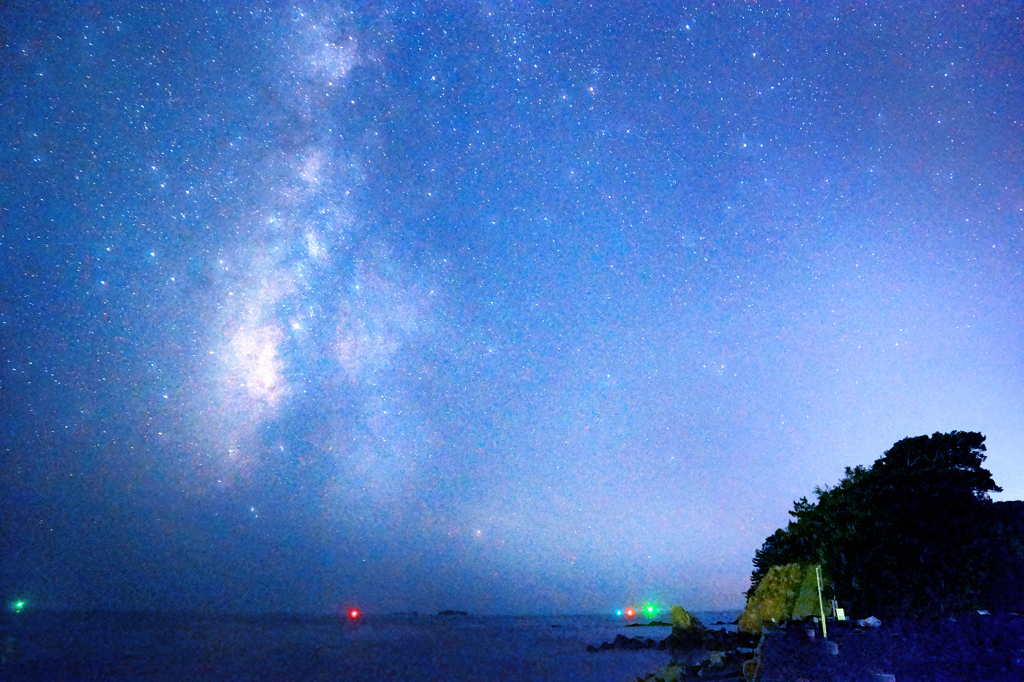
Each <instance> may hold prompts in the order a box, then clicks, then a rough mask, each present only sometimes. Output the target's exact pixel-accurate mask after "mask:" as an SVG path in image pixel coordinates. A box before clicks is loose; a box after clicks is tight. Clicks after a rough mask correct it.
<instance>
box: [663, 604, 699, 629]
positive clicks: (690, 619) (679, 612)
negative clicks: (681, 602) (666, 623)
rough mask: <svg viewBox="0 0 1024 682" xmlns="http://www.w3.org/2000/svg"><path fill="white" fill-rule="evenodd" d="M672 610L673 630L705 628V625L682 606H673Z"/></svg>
mask: <svg viewBox="0 0 1024 682" xmlns="http://www.w3.org/2000/svg"><path fill="white" fill-rule="evenodd" d="M671 611H672V632H676V631H677V630H678V631H685V630H694V629H697V630H703V629H704V626H703V625H702V624H701V622H700V621H699V620H697V619H696V618H695V617H694V615H693V614H692V613H690V612H689V611H687V610H686V609H684V608H683V607H682V606H673V607H672V608H671Z"/></svg>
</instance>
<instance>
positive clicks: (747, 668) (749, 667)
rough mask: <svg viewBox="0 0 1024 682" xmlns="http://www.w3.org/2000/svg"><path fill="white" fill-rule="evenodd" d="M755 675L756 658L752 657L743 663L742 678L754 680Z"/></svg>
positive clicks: (750, 681)
mask: <svg viewBox="0 0 1024 682" xmlns="http://www.w3.org/2000/svg"><path fill="white" fill-rule="evenodd" d="M756 676H757V659H756V658H752V659H750V660H749V661H747V662H746V663H744V664H743V678H744V679H745V680H746V681H747V682H754V677H756Z"/></svg>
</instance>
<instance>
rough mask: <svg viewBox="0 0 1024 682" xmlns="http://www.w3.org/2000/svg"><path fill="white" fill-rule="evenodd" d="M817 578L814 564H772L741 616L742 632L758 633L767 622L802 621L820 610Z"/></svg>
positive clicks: (738, 626)
mask: <svg viewBox="0 0 1024 682" xmlns="http://www.w3.org/2000/svg"><path fill="white" fill-rule="evenodd" d="M819 608H820V607H819V604H818V579H817V572H816V568H815V567H814V566H810V565H803V564H787V565H785V566H772V567H771V568H770V569H769V570H768V573H767V574H766V575H765V577H764V578H762V579H761V582H759V583H758V584H757V588H756V589H755V591H754V595H753V596H752V597H751V598H750V599H748V600H747V605H746V607H745V608H744V609H743V613H742V614H741V615H740V619H739V621H738V622H737V625H736V627H737V628H738V629H739V630H740V631H741V632H751V633H758V632H761V630H762V628H763V626H764V625H768V624H772V623H781V622H784V621H787V620H790V619H793V620H799V619H801V618H804V617H805V616H811V615H814V614H816V613H818V610H819Z"/></svg>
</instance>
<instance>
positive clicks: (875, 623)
mask: <svg viewBox="0 0 1024 682" xmlns="http://www.w3.org/2000/svg"><path fill="white" fill-rule="evenodd" d="M857 625H859V626H861V627H862V628H864V627H867V628H877V627H881V625H882V621H880V620H878V619H877V618H875V617H874V616H868V617H867V618H864V619H863V620H858V621H857Z"/></svg>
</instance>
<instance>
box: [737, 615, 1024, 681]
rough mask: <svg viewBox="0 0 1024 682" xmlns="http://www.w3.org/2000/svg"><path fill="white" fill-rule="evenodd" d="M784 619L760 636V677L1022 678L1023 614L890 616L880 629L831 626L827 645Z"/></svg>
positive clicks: (802, 679) (838, 678) (881, 678)
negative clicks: (834, 649) (831, 647)
mask: <svg viewBox="0 0 1024 682" xmlns="http://www.w3.org/2000/svg"><path fill="white" fill-rule="evenodd" d="M806 630H807V628H806V627H804V626H802V625H800V624H790V625H789V627H787V628H784V629H783V628H780V629H777V630H774V631H772V632H770V633H768V634H766V635H765V638H764V641H763V642H762V644H761V664H760V668H759V670H758V674H757V680H758V681H759V682H801V681H802V682H826V681H827V682H832V681H835V682H867V681H870V682H876V681H881V680H886V679H892V678H886V677H883V676H882V675H883V674H887V675H894V676H895V680H896V682H924V681H926V680H927V681H928V682H945V681H949V682H954V681H955V682H967V681H970V682H975V681H977V682H1004V681H1005V682H1010V681H1011V680H1012V681H1013V682H1021V680H1024V618H1022V617H1020V616H1017V615H1014V614H1006V615H993V616H982V615H973V614H972V615H969V616H964V617H960V618H956V619H952V618H936V619H926V620H909V619H895V620H891V621H886V622H883V624H882V626H881V627H878V628H858V627H856V626H855V625H853V624H852V623H849V622H847V623H835V624H830V626H829V642H832V643H835V644H837V645H838V647H839V652H838V654H837V655H830V654H829V652H828V643H826V642H825V641H824V640H823V639H822V638H821V632H820V630H819V631H818V633H817V636H816V637H815V638H813V639H812V638H809V637H808V635H807V631H806Z"/></svg>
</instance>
